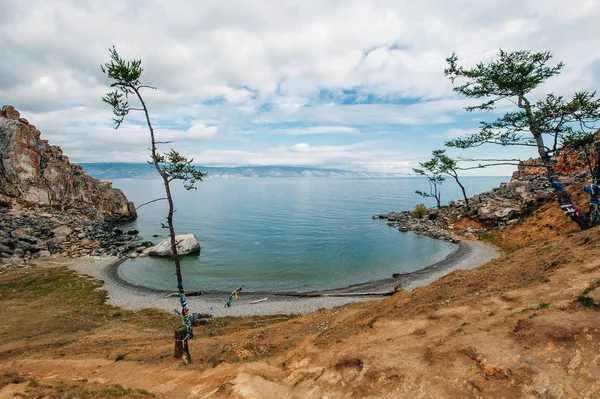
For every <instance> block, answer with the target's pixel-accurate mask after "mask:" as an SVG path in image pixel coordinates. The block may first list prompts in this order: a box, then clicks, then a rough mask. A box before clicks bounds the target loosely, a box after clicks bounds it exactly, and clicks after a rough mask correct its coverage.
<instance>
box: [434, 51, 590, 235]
mask: <svg viewBox="0 0 600 399" xmlns="http://www.w3.org/2000/svg"><path fill="white" fill-rule="evenodd" d="M551 59H552V54H551V53H550V52H542V53H534V52H531V51H513V52H506V51H503V50H500V51H499V53H498V55H497V57H496V58H495V59H492V60H491V61H489V62H480V63H478V64H477V65H475V66H474V67H472V68H465V67H463V66H461V65H459V64H458V57H457V55H456V54H452V55H451V56H450V57H448V58H447V59H446V61H447V62H448V67H447V68H446V69H445V71H444V72H445V74H446V76H448V77H449V78H450V80H451V81H452V82H453V83H454V82H455V81H457V80H459V81H461V82H462V84H459V85H457V86H455V87H454V89H453V90H454V91H456V92H457V93H459V94H461V95H463V96H465V97H467V98H472V99H477V100H479V101H481V103H480V104H479V105H474V106H469V107H466V108H465V109H466V110H467V111H469V112H473V111H492V110H494V109H495V108H496V106H497V105H498V104H499V103H500V102H503V101H504V102H505V103H506V102H511V103H512V104H514V106H515V108H514V109H513V110H512V111H509V112H506V113H504V115H501V116H498V117H497V118H496V119H495V120H493V121H491V122H481V124H480V129H479V132H477V133H475V134H472V135H469V136H467V137H462V138H457V139H454V140H451V141H448V142H447V143H446V145H447V146H448V147H457V148H460V149H466V148H473V147H479V146H482V145H487V144H496V145H501V146H525V147H533V148H535V149H536V150H537V154H538V156H539V158H540V161H541V166H544V167H545V168H546V169H547V177H548V179H549V180H550V182H551V184H552V186H553V187H554V189H555V191H556V193H557V196H558V199H559V203H560V206H561V208H562V209H563V210H564V211H565V212H566V213H567V215H568V216H569V217H571V218H572V219H573V220H574V221H575V222H577V223H578V224H579V226H580V227H581V229H582V230H584V229H587V228H589V227H592V226H594V225H596V223H595V222H594V223H589V220H590V219H589V217H588V215H583V214H582V212H581V211H579V210H578V209H577V208H576V207H575V206H574V205H573V203H572V202H571V199H570V198H569V196H568V195H567V193H566V191H565V190H564V188H563V187H562V184H560V182H559V181H558V180H556V179H555V178H554V177H553V176H554V175H555V173H554V170H553V163H552V160H553V157H555V156H556V155H557V154H558V153H559V152H560V150H561V149H562V148H563V147H565V146H567V147H568V144H569V143H571V144H575V143H578V145H579V144H580V143H585V142H589V141H590V140H593V134H594V131H595V129H596V128H597V126H596V124H597V122H598V120H600V99H599V98H597V97H596V92H587V91H581V92H576V93H575V94H573V97H572V98H571V99H565V98H563V97H562V96H557V95H555V94H552V93H550V94H546V96H542V97H541V99H539V100H538V101H535V102H534V101H533V99H532V97H533V95H532V92H533V91H534V90H536V89H538V88H539V86H540V85H542V84H543V83H545V82H546V81H547V80H548V79H550V78H551V77H553V76H556V75H558V74H560V71H561V70H562V68H563V66H564V65H563V63H562V62H559V63H558V64H556V65H548V63H549V62H550V60H551ZM538 96H539V94H538V95H537V96H536V97H538ZM599 157H600V154H599ZM598 159H599V160H600V158H598ZM482 167H483V166H482ZM598 171H600V168H598ZM598 171H597V172H598ZM595 180H596V179H595ZM597 180H600V179H597ZM594 186H595V187H592V188H590V189H589V190H590V192H591V193H590V196H591V197H590V212H589V214H590V215H591V214H592V213H597V214H598V215H599V217H598V218H597V219H598V220H599V222H600V213H598V202H599V199H600V187H598V185H597V184H596V183H594ZM586 192H587V191H586Z"/></svg>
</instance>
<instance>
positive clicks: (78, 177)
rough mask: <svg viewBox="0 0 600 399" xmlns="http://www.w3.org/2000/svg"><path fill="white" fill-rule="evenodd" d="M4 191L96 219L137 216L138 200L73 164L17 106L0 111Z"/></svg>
mask: <svg viewBox="0 0 600 399" xmlns="http://www.w3.org/2000/svg"><path fill="white" fill-rule="evenodd" d="M0 194H3V195H6V196H8V197H11V198H15V199H18V200H19V201H23V202H26V203H30V204H35V205H40V206H49V207H52V208H55V209H59V210H66V209H74V210H77V211H78V212H79V213H81V214H82V215H85V216H86V217H88V218H90V219H95V220H99V219H103V218H106V217H109V218H116V219H131V218H135V217H136V211H135V207H134V206H133V203H131V202H129V201H128V200H127V198H126V197H125V195H124V194H123V192H122V191H121V190H117V189H114V188H112V186H111V183H110V182H103V181H100V180H97V179H94V178H93V177H91V176H90V175H88V174H87V173H85V172H84V171H83V169H82V168H81V166H79V165H75V164H72V163H70V162H69V159H68V158H67V157H66V156H65V155H63V153H62V150H61V149H60V148H59V147H57V146H53V145H50V144H48V141H47V140H42V139H41V138H40V131H39V130H38V129H37V128H36V127H35V126H33V125H31V124H30V123H29V122H28V121H27V120H26V119H24V118H21V116H20V114H19V112H18V111H17V110H15V109H14V107H12V106H4V107H3V108H2V111H1V112H0Z"/></svg>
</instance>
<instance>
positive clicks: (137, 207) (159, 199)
mask: <svg viewBox="0 0 600 399" xmlns="http://www.w3.org/2000/svg"><path fill="white" fill-rule="evenodd" d="M166 199H167V198H166V197H165V198H157V199H153V200H152V201H148V202H144V203H143V204H142V205H138V206H136V207H135V209H136V210H137V209H140V208H141V207H143V206H144V205H148V204H151V203H153V202H157V201H164V200H166Z"/></svg>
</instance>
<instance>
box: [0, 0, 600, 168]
mask: <svg viewBox="0 0 600 399" xmlns="http://www.w3.org/2000/svg"><path fill="white" fill-rule="evenodd" d="M599 18H600V2H598V1H596V0H572V1H569V2H565V1H562V0H531V1H527V2H522V1H517V0H503V1H494V2H482V1H479V0H458V1H453V2H448V1H444V0H435V1H434V0H432V1H427V2H414V1H409V0H381V1H373V2H364V1H359V0H348V1H344V2H336V1H320V0H304V1H299V0H297V1H286V2H272V1H266V0H253V1H241V0H240V1H228V2H221V1H217V0H212V1H204V2H192V1H182V2H176V3H169V4H167V3H165V2H159V1H144V2H142V1H140V0H135V1H131V2H121V3H118V2H102V1H99V0H80V1H75V0H71V1H69V0H57V1H53V2H46V1H43V0H29V1H27V2H24V1H19V0H4V2H3V3H2V11H1V12H0V21H1V23H0V35H1V37H2V43H1V44H0V99H1V100H2V102H3V103H10V104H13V105H15V106H16V107H17V109H19V110H20V111H22V113H23V116H25V117H27V118H28V119H29V120H30V121H31V122H32V123H34V124H36V125H38V126H39V127H40V129H41V130H42V133H43V135H44V136H45V137H48V138H51V139H52V144H56V145H61V146H63V147H64V149H65V152H66V153H67V154H68V155H70V156H71V158H73V159H80V160H87V159H100V158H106V159H109V158H110V159H111V160H118V159H119V158H120V157H121V158H122V159H126V160H133V159H137V158H138V157H137V156H135V155H133V154H136V151H138V150H139V151H141V153H142V155H140V156H143V157H144V158H145V151H146V150H147V141H146V140H147V134H146V133H145V132H144V129H143V127H142V126H143V125H139V123H141V122H143V120H142V119H141V117H142V115H137V114H132V115H131V118H132V122H133V123H132V124H130V125H124V126H123V127H122V130H120V131H118V132H115V131H114V130H112V129H111V122H110V118H111V116H110V109H109V108H108V106H106V105H105V104H103V103H101V101H100V97H101V96H102V95H103V94H104V93H105V92H106V91H107V90H108V89H109V88H108V84H109V82H108V80H107V79H106V77H105V76H103V75H102V73H101V72H100V68H99V66H100V64H101V63H104V62H106V61H108V58H109V57H108V51H107V50H108V48H109V47H110V46H111V45H113V44H114V45H115V46H116V47H117V49H118V50H119V52H120V53H121V54H122V55H123V56H125V57H135V58H141V59H142V60H143V67H144V79H145V82H146V83H147V84H149V85H152V86H156V87H158V90H157V91H146V92H145V93H144V95H145V98H146V100H147V103H148V106H149V108H150V111H151V115H152V118H153V121H155V122H156V125H157V127H159V129H158V130H159V131H160V133H159V134H161V137H162V136H163V135H164V136H165V137H167V136H168V137H170V139H173V140H175V143H174V144H178V143H180V142H184V143H185V146H186V148H189V149H190V151H191V152H198V151H200V152H202V154H205V155H207V156H209V157H212V158H210V159H213V160H214V162H216V163H218V162H231V163H232V164H233V163H236V164H239V162H241V161H242V160H243V161H244V162H263V161H266V160H272V161H275V160H277V161H280V162H284V161H285V160H286V159H287V158H286V157H289V159H290V162H317V164H319V165H338V166H341V167H344V166H345V167H361V168H362V167H364V168H381V169H382V170H383V169H385V168H401V167H403V165H404V164H403V162H409V163H410V162H412V161H411V159H414V157H412V155H411V157H409V156H407V154H416V153H419V154H427V153H429V152H430V150H431V148H426V146H436V147H439V146H440V145H441V144H443V139H446V138H451V137H453V136H454V135H457V134H459V132H460V131H464V132H467V133H468V132H471V131H472V129H476V127H477V120H478V118H479V117H482V118H485V117H487V116H486V115H482V114H473V115H472V118H473V119H474V120H473V121H472V123H466V122H464V121H465V120H466V117H464V115H465V113H464V111H463V109H462V108H463V107H464V106H465V105H469V104H472V103H473V102H470V101H467V100H465V99H462V98H459V97H457V96H456V95H455V93H453V92H452V84H451V83H450V82H449V80H448V79H447V78H446V77H445V76H444V75H443V69H444V67H445V57H447V56H449V55H450V54H451V53H452V52H453V51H456V53H457V54H458V55H459V57H460V62H461V63H464V64H465V65H467V66H472V65H474V64H475V63H477V62H480V61H487V60H489V59H490V57H492V56H493V54H495V52H496V51H497V49H498V48H500V47H501V48H504V49H506V50H509V51H510V50H517V49H531V50H533V51H545V50H550V51H552V52H553V53H554V55H555V60H556V61H557V62H558V61H564V62H565V63H566V67H565V69H564V71H563V73H562V74H561V75H560V76H558V77H555V78H552V79H550V80H549V81H548V83H547V84H545V85H544V87H543V88H540V89H539V90H537V91H536V92H535V93H534V94H533V97H539V96H541V95H543V94H544V93H546V92H550V91H555V92H556V93H557V94H563V95H570V94H571V93H572V92H573V91H575V90H593V89H594V88H596V87H598V86H599V85H600V48H599V47H598V46H597V43H596V41H597V38H598V37H600V25H599V24H598V23H597V20H598V19H599ZM107 26H110V29H107V28H106V27H107ZM573 43H576V44H577V45H574V44H573ZM332 93H333V98H331V99H328V97H327V96H328V95H332ZM348 93H350V95H352V94H353V95H355V96H356V97H357V98H359V99H363V100H365V99H372V100H373V101H371V102H373V103H372V104H352V103H351V101H346V102H345V101H343V96H344V95H348ZM335 96H338V97H339V98H338V97H335ZM534 100H535V98H534ZM348 102H350V103H348ZM505 106H506V107H508V106H510V104H506V105H505ZM461 115H462V117H461ZM459 117H460V118H462V122H460V121H458V118H459ZM282 126H284V127H282ZM306 126H309V127H306ZM419 127H420V128H422V129H421V130H419V132H420V133H419V134H417V135H412V134H411V132H413V131H414V130H411V129H413V128H419ZM428 128H429V129H428ZM442 129H443V132H444V133H441V134H440V133H437V134H431V133H430V132H431V131H435V132H439V131H440V130H442ZM372 131H387V132H392V133H389V134H387V135H386V138H387V139H388V141H387V142H386V143H385V144H383V143H379V144H373V145H381V146H383V147H380V148H371V149H369V150H366V149H361V150H360V151H359V152H360V154H359V155H356V156H355V158H353V155H352V154H351V151H344V150H341V149H340V147H343V146H349V145H353V144H356V142H355V140H356V139H357V137H363V136H362V135H360V136H359V133H362V134H363V135H364V134H367V132H372ZM295 135H303V136H304V138H303V141H306V143H303V144H306V145H307V146H308V147H306V148H304V149H305V150H306V151H303V152H302V151H296V152H294V151H292V150H291V147H292V146H293V145H299V144H298V143H290V140H291V139H293V136H295ZM427 136H429V137H428V138H429V140H419V138H421V137H427ZM325 139H327V140H328V142H329V145H330V146H333V147H331V148H329V150H331V151H332V153H331V154H330V156H326V154H325V152H324V151H320V150H319V149H323V148H327V147H328V146H327V145H324V144H323V143H324V140H325ZM234 143H236V144H234ZM400 143H409V144H408V145H407V144H402V145H404V146H405V147H406V148H407V150H402V151H398V152H397V153H394V154H389V155H386V154H387V153H386V151H387V150H388V149H389V148H395V147H397V146H400ZM334 147H335V148H334ZM272 148H280V149H281V148H285V151H284V153H283V155H282V154H277V153H275V152H273V151H272V150H271V149H272ZM299 148H301V147H297V148H296V150H298V149H299ZM219 151H221V152H219ZM354 151H357V150H354ZM235 154H237V155H235ZM300 155H302V157H301V156H300ZM307 155H310V156H307ZM400 156H404V157H406V159H399V158H397V157H400ZM368 157H372V158H369V159H368ZM378 157H383V158H384V159H379V158H378ZM395 157H396V159H394V158H395ZM197 159H200V158H198V157H197Z"/></svg>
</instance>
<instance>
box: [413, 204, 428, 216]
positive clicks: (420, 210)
mask: <svg viewBox="0 0 600 399" xmlns="http://www.w3.org/2000/svg"><path fill="white" fill-rule="evenodd" d="M413 215H414V216H415V217H417V218H419V219H421V218H422V217H423V216H425V215H427V207H426V206H425V204H417V205H415V207H414V208H413Z"/></svg>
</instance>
